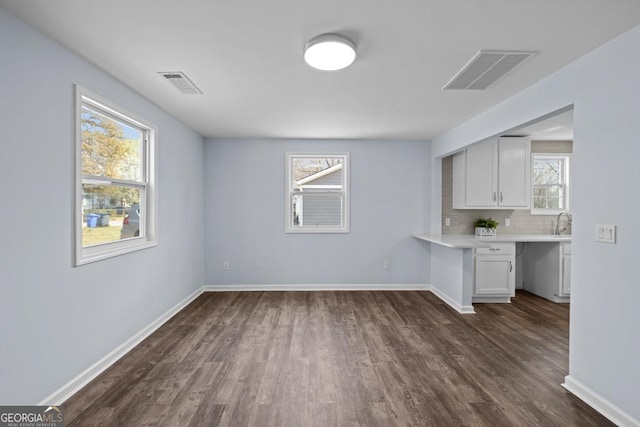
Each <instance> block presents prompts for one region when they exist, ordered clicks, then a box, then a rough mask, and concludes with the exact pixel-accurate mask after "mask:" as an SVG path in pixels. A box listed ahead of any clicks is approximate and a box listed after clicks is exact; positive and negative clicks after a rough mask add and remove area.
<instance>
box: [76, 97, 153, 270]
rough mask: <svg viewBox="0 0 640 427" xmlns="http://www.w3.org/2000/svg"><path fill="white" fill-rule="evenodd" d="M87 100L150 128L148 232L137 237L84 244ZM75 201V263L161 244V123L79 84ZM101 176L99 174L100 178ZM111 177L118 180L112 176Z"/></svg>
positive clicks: (147, 145) (146, 169)
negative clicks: (158, 156) (158, 172)
mask: <svg viewBox="0 0 640 427" xmlns="http://www.w3.org/2000/svg"><path fill="white" fill-rule="evenodd" d="M83 102H85V103H89V104H93V105H94V106H96V107H97V108H99V109H101V110H104V111H106V112H108V113H109V115H112V116H114V117H116V118H118V119H122V120H124V121H125V122H129V123H133V124H135V125H137V126H139V127H141V128H144V129H146V130H147V140H146V141H145V142H144V148H143V151H144V153H145V156H144V162H145V163H144V164H143V168H142V169H143V173H144V175H145V176H144V178H145V179H144V180H143V181H145V182H146V183H145V184H142V186H144V187H145V191H144V192H143V194H144V195H145V197H143V200H140V204H141V207H142V209H143V212H145V216H144V217H143V218H140V221H141V223H140V227H144V230H145V233H144V236H141V237H134V238H130V239H126V240H118V241H114V242H108V243H103V244H99V245H94V246H89V247H86V248H83V247H82V223H83V220H82V120H81V118H80V117H81V112H82V104H83ZM75 126H76V135H75V150H74V151H75V156H76V159H75V163H76V174H75V175H76V176H75V185H74V187H75V201H74V218H75V223H74V230H75V236H74V245H75V265H76V266H81V265H85V264H89V263H92V262H96V261H100V260H103V259H108V258H112V257H115V256H120V255H124V254H127V253H131V252H134V251H139V250H142V249H147V248H151V247H154V246H157V244H158V242H157V239H156V185H155V178H156V138H157V135H158V130H157V127H156V126H155V125H154V124H152V123H150V122H147V121H146V120H143V119H141V118H139V117H138V116H136V115H135V114H132V113H130V112H128V111H126V110H125V109H124V108H121V107H120V106H118V105H116V104H114V103H112V102H110V101H108V100H106V99H104V98H103V97H101V96H99V95H96V94H94V93H92V92H90V91H88V90H87V89H84V88H83V87H81V86H79V85H76V108H75ZM99 181H100V178H99V177H96V182H99ZM109 181H117V180H115V179H110V180H109Z"/></svg>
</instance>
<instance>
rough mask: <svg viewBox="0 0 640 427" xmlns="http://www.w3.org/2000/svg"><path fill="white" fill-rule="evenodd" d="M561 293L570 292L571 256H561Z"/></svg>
mask: <svg viewBox="0 0 640 427" xmlns="http://www.w3.org/2000/svg"><path fill="white" fill-rule="evenodd" d="M560 292H561V294H562V295H570V294H571V256H570V255H569V256H567V255H565V256H563V257H562V283H561V284H560Z"/></svg>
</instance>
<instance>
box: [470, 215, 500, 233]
mask: <svg viewBox="0 0 640 427" xmlns="http://www.w3.org/2000/svg"><path fill="white" fill-rule="evenodd" d="M473 226H474V227H475V231H476V236H478V237H487V236H495V235H496V227H498V222H497V221H494V220H493V219H491V218H478V219H477V220H476V222H474V223H473Z"/></svg>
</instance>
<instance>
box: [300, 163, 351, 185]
mask: <svg viewBox="0 0 640 427" xmlns="http://www.w3.org/2000/svg"><path fill="white" fill-rule="evenodd" d="M341 170H342V163H338V164H337V165H334V166H331V167H329V168H326V169H323V170H321V171H320V172H316V173H314V174H311V175H309V176H307V177H305V178H302V179H299V180H298V181H296V186H300V187H302V186H304V185H308V184H309V183H311V182H313V181H315V180H317V179H320V178H322V177H324V176H327V175H330V174H332V173H334V172H337V171H341Z"/></svg>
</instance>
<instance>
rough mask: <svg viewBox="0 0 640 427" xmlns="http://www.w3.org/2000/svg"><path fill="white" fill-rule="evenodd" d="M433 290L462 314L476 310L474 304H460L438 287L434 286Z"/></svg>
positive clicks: (473, 312)
mask: <svg viewBox="0 0 640 427" xmlns="http://www.w3.org/2000/svg"><path fill="white" fill-rule="evenodd" d="M431 292H432V293H433V294H434V295H435V296H437V297H438V298H440V299H441V300H442V301H444V302H445V303H447V305H449V306H450V307H451V308H453V309H454V310H455V311H457V312H458V313H460V314H475V312H476V311H475V310H474V309H473V306H472V305H460V304H458V303H457V302H455V301H454V300H453V299H451V297H449V295H447V294H445V293H444V292H442V291H441V290H440V289H438V288H435V287H433V286H432V287H431Z"/></svg>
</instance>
